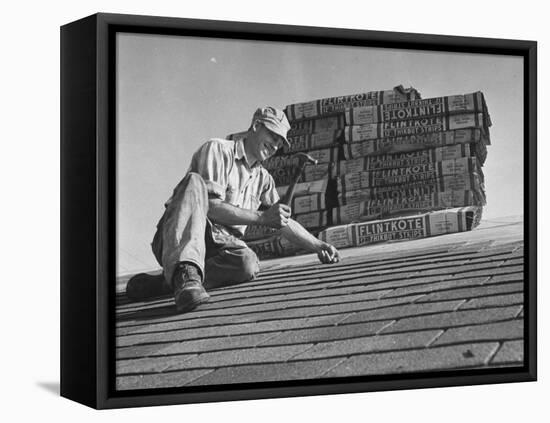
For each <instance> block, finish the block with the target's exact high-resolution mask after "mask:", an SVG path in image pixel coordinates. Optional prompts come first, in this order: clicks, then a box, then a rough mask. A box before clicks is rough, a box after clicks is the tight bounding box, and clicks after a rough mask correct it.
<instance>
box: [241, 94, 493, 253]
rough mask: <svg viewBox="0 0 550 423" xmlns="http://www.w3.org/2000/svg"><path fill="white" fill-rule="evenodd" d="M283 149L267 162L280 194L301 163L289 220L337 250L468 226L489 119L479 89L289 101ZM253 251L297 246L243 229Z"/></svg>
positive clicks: (273, 234) (477, 211)
mask: <svg viewBox="0 0 550 423" xmlns="http://www.w3.org/2000/svg"><path fill="white" fill-rule="evenodd" d="M285 112H286V114H287V116H288V118H289V121H290V123H291V130H290V131H289V134H288V137H289V140H290V142H291V147H290V148H289V149H286V150H284V151H282V152H281V153H280V154H278V155H277V156H275V157H273V158H271V159H269V160H268V161H266V162H265V163H264V166H265V167H266V168H267V169H268V170H270V172H271V173H272V175H273V177H274V179H275V182H276V184H277V185H278V189H279V191H280V194H281V195H282V194H283V193H284V192H286V189H287V185H288V184H289V183H290V181H291V179H292V177H293V175H294V172H295V170H294V169H295V167H296V161H295V158H294V157H293V154H294V153H296V152H299V151H303V152H306V153H308V154H309V155H310V156H312V157H313V158H314V159H316V160H317V161H318V164H316V165H308V166H307V167H306V168H305V171H304V173H303V176H302V177H303V182H302V183H300V184H299V185H298V187H297V190H296V193H295V198H294V200H293V202H292V204H291V207H292V212H293V218H294V219H296V220H297V221H298V222H300V223H301V224H302V225H303V226H304V227H306V228H307V229H308V230H310V231H311V232H312V233H313V234H315V235H317V236H319V238H320V239H322V240H325V241H327V242H330V243H332V244H334V245H335V246H336V247H338V248H342V247H348V246H357V245H364V244H369V243H374V242H380V241H388V240H398V239H412V238H421V237H426V236H433V235H439V234H444V233H452V232H459V231H464V230H470V229H472V228H474V227H475V226H477V224H478V223H479V220H480V218H481V212H482V206H483V205H484V204H485V201H486V198H485V191H484V177H483V173H482V170H481V167H482V165H483V163H484V162H485V158H486V156H487V150H486V146H487V145H488V144H489V143H490V141H489V126H490V125H491V123H490V119H489V114H488V112H487V106H486V103H485V99H484V97H483V94H482V93H481V92H476V93H473V94H466V95H454V96H447V97H436V98H428V99H421V98H420V94H419V93H418V92H417V91H416V90H415V89H414V88H409V89H404V88H403V87H401V86H399V87H396V88H394V89H393V90H388V91H375V92H369V93H366V94H357V95H352V96H345V97H333V98H326V99H322V100H315V101H312V102H308V103H298V104H292V105H289V106H287V108H286V111H285ZM246 239H247V241H248V243H249V245H250V246H251V247H252V248H253V249H254V250H256V252H257V253H258V254H259V255H260V256H261V257H273V256H284V255H290V254H294V253H296V252H297V250H296V248H295V247H293V246H292V245H291V244H290V243H288V242H285V240H284V238H282V237H281V236H280V235H279V234H278V233H277V231H274V230H271V229H267V228H261V227H256V226H251V227H250V228H249V230H248V231H247V234H246Z"/></svg>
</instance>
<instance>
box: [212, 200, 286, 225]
mask: <svg viewBox="0 0 550 423" xmlns="http://www.w3.org/2000/svg"><path fill="white" fill-rule="evenodd" d="M208 218H209V219H210V220H211V221H212V222H215V223H219V224H222V225H228V226H229V225H265V226H269V227H271V228H276V229H280V228H282V227H283V226H285V225H286V224H287V223H288V221H289V219H290V207H288V206H287V205H285V204H274V205H273V206H271V207H270V208H269V209H267V210H265V211H259V210H258V211H255V210H247V209H243V208H240V207H236V206H234V205H232V204H229V203H226V202H225V201H222V200H220V199H219V198H211V199H209V200H208Z"/></svg>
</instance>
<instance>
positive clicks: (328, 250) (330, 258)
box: [317, 242, 340, 264]
mask: <svg viewBox="0 0 550 423" xmlns="http://www.w3.org/2000/svg"><path fill="white" fill-rule="evenodd" d="M317 257H319V260H320V261H321V263H323V264H332V263H338V262H339V261H340V253H339V252H338V250H337V249H336V248H335V247H334V246H333V245H331V244H328V243H326V242H323V243H322V244H321V246H320V247H319V250H318V251H317Z"/></svg>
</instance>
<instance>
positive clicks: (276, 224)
mask: <svg viewBox="0 0 550 423" xmlns="http://www.w3.org/2000/svg"><path fill="white" fill-rule="evenodd" d="M288 219H290V207H289V206H287V205H286V204H281V203H277V204H274V205H272V206H271V207H270V208H269V209H267V210H266V211H264V212H263V213H262V218H261V221H260V223H261V224H262V225H265V226H269V227H270V228H275V229H281V228H283V227H285V226H286V225H288Z"/></svg>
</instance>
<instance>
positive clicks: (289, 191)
mask: <svg viewBox="0 0 550 423" xmlns="http://www.w3.org/2000/svg"><path fill="white" fill-rule="evenodd" d="M306 165H307V163H303V164H302V166H300V167H299V168H298V170H297V172H296V173H295V174H294V178H293V180H292V182H291V184H290V185H289V186H288V188H287V190H286V192H285V195H284V196H283V198H282V199H281V201H280V203H282V204H286V205H287V206H290V207H292V205H291V203H292V198H293V197H294V191H295V190H296V185H298V182H300V179H302V173H304V170H305V168H306Z"/></svg>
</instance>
